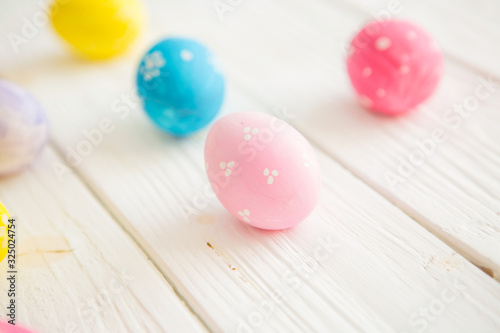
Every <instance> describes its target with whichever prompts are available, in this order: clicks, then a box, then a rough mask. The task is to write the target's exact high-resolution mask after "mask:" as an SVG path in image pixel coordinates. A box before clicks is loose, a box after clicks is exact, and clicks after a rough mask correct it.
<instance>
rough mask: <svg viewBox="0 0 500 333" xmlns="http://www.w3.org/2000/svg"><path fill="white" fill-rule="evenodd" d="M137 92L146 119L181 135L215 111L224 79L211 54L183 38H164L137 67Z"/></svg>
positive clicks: (199, 127) (191, 129) (220, 97)
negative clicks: (146, 116)
mask: <svg viewBox="0 0 500 333" xmlns="http://www.w3.org/2000/svg"><path fill="white" fill-rule="evenodd" d="M137 90H138V94H139V97H140V98H141V100H142V102H143V107H144V109H145V111H146V113H147V114H148V115H149V117H150V118H151V119H152V120H153V121H154V122H155V123H156V124H157V125H158V126H159V127H160V128H161V129H162V130H164V131H166V132H168V133H170V134H172V135H175V136H185V135H188V134H191V133H192V132H195V131H197V130H199V129H201V128H203V127H204V126H206V125H207V124H208V123H209V122H210V121H211V120H212V119H214V117H215V115H216V114H217V113H218V112H219V109H220V108H221V106H222V102H223V99H224V91H225V80H224V76H223V74H222V72H221V69H220V67H219V66H218V63H217V60H216V58H215V57H214V55H213V54H212V53H211V52H210V51H209V50H208V49H207V48H206V47H205V46H204V45H202V44H200V43H199V42H197V41H195V40H191V39H186V38H168V39H165V40H162V41H161V42H159V43H158V44H156V45H155V46H154V47H153V48H152V49H151V50H149V51H148V52H147V53H146V54H145V55H144V57H143V58H142V61H141V63H140V65H139V69H138V72H137Z"/></svg>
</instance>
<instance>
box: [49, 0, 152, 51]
mask: <svg viewBox="0 0 500 333" xmlns="http://www.w3.org/2000/svg"><path fill="white" fill-rule="evenodd" d="M50 17H51V20H52V25H53V26H54V28H55V30H56V31H57V32H58V33H59V35H61V37H63V38H64V39H65V40H66V41H67V42H68V43H69V44H71V45H72V46H73V47H74V48H75V49H76V50H77V51H79V52H80V53H81V54H83V55H86V56H87V57H90V58H95V59H100V58H109V57H112V56H115V55H117V54H120V53H122V52H124V51H125V50H126V49H127V48H128V47H129V46H130V44H132V42H133V41H134V40H135V39H136V38H137V36H138V35H139V33H140V31H141V30H142V27H143V25H144V9H143V6H142V3H141V1H139V0H70V1H68V0H65V1H61V0H56V1H54V2H53V4H52V6H51V8H50Z"/></svg>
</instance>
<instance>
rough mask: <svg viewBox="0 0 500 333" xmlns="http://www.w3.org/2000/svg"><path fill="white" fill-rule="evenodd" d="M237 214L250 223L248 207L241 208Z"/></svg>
mask: <svg viewBox="0 0 500 333" xmlns="http://www.w3.org/2000/svg"><path fill="white" fill-rule="evenodd" d="M238 215H239V216H241V218H242V219H243V221H245V222H247V223H250V222H251V221H250V217H249V216H250V211H249V210H248V209H243V211H238Z"/></svg>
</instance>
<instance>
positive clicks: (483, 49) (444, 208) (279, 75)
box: [156, 1, 500, 279]
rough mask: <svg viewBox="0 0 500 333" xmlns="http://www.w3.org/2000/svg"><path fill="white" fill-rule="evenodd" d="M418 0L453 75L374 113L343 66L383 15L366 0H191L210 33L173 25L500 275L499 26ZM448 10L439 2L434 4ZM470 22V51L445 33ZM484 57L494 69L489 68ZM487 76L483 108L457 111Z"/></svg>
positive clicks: (273, 108) (239, 81)
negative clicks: (215, 3)
mask: <svg viewBox="0 0 500 333" xmlns="http://www.w3.org/2000/svg"><path fill="white" fill-rule="evenodd" d="M412 6H415V7H418V8H420V9H415V10H407V11H403V13H402V14H401V17H404V16H405V15H404V14H407V15H406V16H407V17H410V18H411V19H413V20H414V21H417V22H419V23H421V24H422V25H423V26H424V27H425V28H427V29H428V30H429V31H431V33H432V34H433V35H434V34H435V35H436V38H437V40H438V41H439V42H440V43H441V44H442V47H443V50H444V53H445V56H446V64H445V76H444V79H443V82H442V84H441V86H440V88H439V89H438V91H437V92H436V94H435V95H434V96H433V98H432V99H431V100H429V102H428V103H426V104H425V105H423V106H422V107H420V109H419V111H418V112H414V113H412V114H409V115H407V116H405V117H401V118H392V119H391V118H381V117H375V116H372V115H370V114H369V113H367V112H366V111H364V110H363V109H362V108H361V107H360V106H359V105H358V103H357V102H356V101H355V98H354V93H353V91H352V89H351V88H350V82H349V80H348V78H347V74H346V71H345V68H344V67H345V64H344V54H343V51H345V50H346V43H348V42H349V41H350V38H352V36H353V34H354V33H355V31H356V29H358V28H359V27H360V25H362V24H363V23H364V22H366V21H368V20H370V19H371V18H373V16H372V15H369V14H367V13H366V12H362V11H360V10H359V8H354V9H353V8H352V6H351V5H345V4H343V3H335V4H333V3H331V2H327V1H313V2H308V3H304V2H301V1H287V2H286V3H285V2H284V1H283V2H273V3H266V2H263V1H262V2H259V1H253V2H251V3H244V4H242V5H241V6H239V7H236V8H235V9H234V11H232V12H228V13H226V16H225V17H226V20H225V21H223V22H220V21H218V17H217V15H215V13H214V12H213V9H212V8H204V9H205V11H203V10H201V9H198V11H191V10H190V9H189V7H186V9H185V10H186V12H185V15H190V16H192V17H193V19H192V20H193V21H196V22H199V24H201V25H203V26H204V30H203V32H200V31H199V29H197V27H196V26H193V25H192V24H188V23H183V22H182V21H180V20H178V21H174V22H171V24H172V26H174V27H176V28H175V30H174V31H175V32H177V31H188V32H189V33H190V34H193V35H195V36H197V37H199V38H201V39H203V40H206V41H207V42H208V43H210V44H211V45H213V46H214V47H215V48H216V49H217V50H219V52H218V53H219V54H221V56H222V57H223V58H224V62H223V63H224V64H225V66H226V68H227V72H228V73H229V75H230V76H231V78H232V79H233V84H235V85H237V86H238V88H239V89H241V90H243V91H246V92H247V93H248V94H250V95H251V96H254V97H255V98H257V99H258V100H259V101H261V102H263V104H264V105H265V107H266V109H267V110H268V111H270V112H275V113H276V112H278V113H279V112H282V111H283V110H284V109H286V110H287V113H288V114H289V115H290V119H288V120H289V121H290V122H291V123H292V124H293V125H295V126H296V127H297V128H298V129H300V130H301V131H302V132H303V133H304V134H305V135H306V137H308V138H309V139H311V140H312V141H314V142H315V143H316V144H317V145H318V146H319V147H320V148H321V149H322V150H324V151H325V152H327V153H328V154H329V155H330V156H332V157H333V158H334V159H336V160H337V161H338V162H339V163H341V164H342V165H343V166H344V167H346V168H348V169H349V170H351V171H352V172H353V173H355V174H356V176H358V177H360V178H361V179H363V180H364V181H365V182H366V183H368V184H370V186H372V187H374V188H375V189H376V190H377V191H378V192H379V193H382V194H383V195H384V196H386V197H387V198H388V199H389V200H390V201H392V202H393V203H395V204H397V205H398V206H399V207H401V208H402V209H404V210H405V211H406V212H407V213H408V214H410V215H411V216H412V217H414V218H415V219H417V220H418V222H419V223H421V224H422V225H423V226H425V227H426V228H427V229H428V230H430V231H432V232H433V233H434V234H435V235H437V236H438V237H440V239H442V240H443V241H445V242H446V243H447V244H449V245H451V246H453V247H454V248H455V249H457V250H458V251H459V252H460V253H461V254H463V255H464V256H466V257H467V258H468V259H470V260H471V261H472V262H473V263H474V264H476V265H477V266H479V267H482V268H484V269H485V271H487V272H490V275H492V276H494V277H495V278H497V279H499V276H500V275H499V274H500V257H499V256H498V253H500V242H499V240H500V214H499V212H500V201H499V198H500V195H499V190H500V186H499V179H500V174H499V171H498V170H500V168H499V162H500V157H499V156H500V146H499V145H498V142H500V140H499V139H500V137H499V134H500V131H498V121H499V117H498V112H497V109H498V106H499V105H500V97H499V87H500V85H499V83H500V80H498V79H496V78H495V76H492V75H490V74H496V72H495V71H496V68H498V66H496V60H494V59H496V58H497V57H498V55H499V54H500V51H498V48H494V47H492V46H491V45H492V44H491V42H490V41H491V40H493V39H490V38H493V37H491V36H494V34H495V33H496V32H498V31H500V29H496V30H494V31H496V32H493V31H491V33H487V32H488V31H487V29H486V28H484V27H483V25H484V24H486V25H488V24H490V25H491V24H496V23H494V22H491V21H490V20H488V19H485V20H481V15H476V16H477V17H476V16H474V15H470V19H469V21H471V22H475V23H470V24H465V23H464V25H463V27H461V28H459V29H458V30H454V29H452V28H448V27H445V26H444V25H442V24H441V25H440V24H439V22H438V20H437V17H438V16H437V15H438V14H436V13H434V12H433V14H431V15H426V14H425V13H427V12H428V11H424V9H425V8H430V7H431V5H430V4H427V5H426V6H424V7H420V6H417V5H416V4H413V3H412ZM450 6H451V5H448V7H450ZM442 7H444V8H442ZM470 7H471V8H472V7H474V5H470ZM368 8H374V7H370V6H369V7H368ZM379 8H380V7H379ZM408 8H413V7H411V6H409V7H408ZM446 8H447V7H446V6H444V5H437V9H436V12H437V13H441V14H442V13H443V12H446ZM465 8H466V7H465ZM481 8H482V7H479V9H476V10H475V11H474V13H477V12H479V11H480V9H481ZM486 8H488V7H486ZM382 9H383V8H382ZM471 10H472V9H471ZM211 11H212V16H210V14H211ZM457 13H462V14H464V10H460V9H450V10H449V11H448V12H447V17H450V20H452V21H454V22H459V21H460V16H459V14H457ZM442 15H443V14H442ZM485 16H487V15H486V14H485ZM439 17H441V16H439ZM172 20H175V18H172ZM157 24H158V29H156V31H158V30H161V27H162V25H161V24H162V23H161V22H158V23H157ZM250 26H251V27H252V28H251V29H249V28H248V27H250ZM496 26H497V27H498V24H496ZM470 27H472V28H470ZM476 27H477V28H476ZM169 28H170V26H169ZM461 29H469V30H471V29H472V30H473V31H474V34H472V33H469V34H468V35H467V38H468V39H465V40H464V41H463V42H462V44H460V45H462V46H461V47H460V49H459V48H458V47H451V46H450V45H448V44H450V43H448V42H444V41H446V40H453V41H457V40H458V39H460V38H462V36H463V34H462V33H461V31H462V30H461ZM474 29H477V30H474ZM472 30H471V31H472ZM492 34H493V35H492ZM471 35H473V36H475V37H474V38H475V39H474V43H473V42H472V41H471V38H473V36H471ZM452 44H453V43H452ZM453 45H458V43H454V44H453ZM464 45H466V46H467V47H465V46H464ZM488 47H489V48H490V49H489V51H487V48H488ZM466 48H467V49H468V50H469V51H464V52H459V50H464V49H466ZM227 50H230V51H227ZM470 50H474V52H472V51H470ZM471 52H472V53H471ZM467 54H468V55H467ZM474 55H477V56H476V57H474ZM482 57H488V58H487V59H483V58H482ZM494 62H495V63H494ZM464 64H465V65H464ZM485 64H486V65H488V66H489V67H488V68H489V69H490V70H489V71H486V70H483V69H484V68H483V66H484V65H485ZM476 69H479V70H476ZM484 82H489V83H487V84H485V83H484ZM478 86H482V88H480V90H479V91H480V92H482V93H486V94H487V97H486V98H482V99H477V100H478V101H479V104H478V105H477V107H475V108H473V111H467V110H465V111H464V114H459V113H458V112H457V111H454V110H453V107H454V105H456V104H464V103H471V99H470V98H471V97H475V95H476V94H477V93H478ZM471 105H473V104H471ZM435 131H438V132H439V133H441V132H442V135H444V136H445V137H446V139H445V142H442V143H436V144H434V145H435V148H432V149H430V150H431V151H430V152H429V153H428V155H425V157H424V158H423V161H422V163H421V165H418V166H410V167H409V168H410V171H409V172H406V173H404V172H402V173H400V172H398V168H399V167H400V165H401V164H404V163H402V162H401V160H407V161H409V159H410V156H411V155H415V154H417V155H419V154H421V153H419V152H418V150H419V149H420V150H422V149H421V148H420V146H421V145H422V142H424V143H425V142H428V140H429V139H432V136H433V133H434V132H435ZM408 163H409V162H408ZM416 164H420V162H419V163H416ZM402 175H403V176H402ZM394 176H396V177H399V178H398V179H396V180H394V178H395V177H394ZM391 179H392V180H391ZM393 185H394V186H393Z"/></svg>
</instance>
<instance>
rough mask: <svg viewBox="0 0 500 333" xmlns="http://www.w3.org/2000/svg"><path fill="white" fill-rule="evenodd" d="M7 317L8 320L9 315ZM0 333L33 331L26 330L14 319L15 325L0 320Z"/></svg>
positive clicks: (26, 332) (30, 332)
mask: <svg viewBox="0 0 500 333" xmlns="http://www.w3.org/2000/svg"><path fill="white" fill-rule="evenodd" d="M7 319H9V320H10V317H8V318H7ZM0 333H34V332H33V331H28V330H27V329H26V328H23V327H21V326H19V324H18V323H17V321H16V325H11V324H9V323H6V322H2V321H0Z"/></svg>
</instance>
